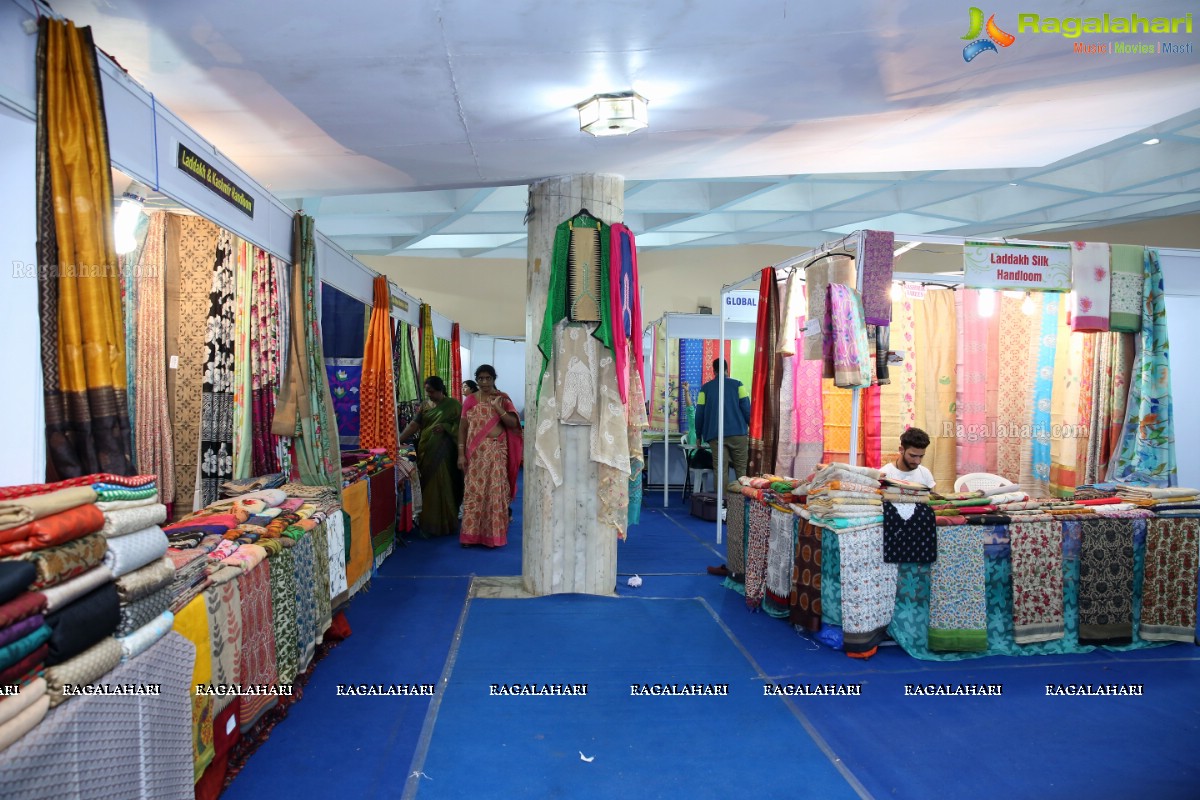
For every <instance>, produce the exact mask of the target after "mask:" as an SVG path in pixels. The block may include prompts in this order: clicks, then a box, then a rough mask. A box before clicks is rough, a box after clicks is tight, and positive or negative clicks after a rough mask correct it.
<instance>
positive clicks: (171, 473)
mask: <svg viewBox="0 0 1200 800" xmlns="http://www.w3.org/2000/svg"><path fill="white" fill-rule="evenodd" d="M166 243H167V219H166V214H164V213H162V212H161V211H160V212H156V213H154V214H151V215H150V222H149V226H148V228H147V231H146V240H145V243H144V244H143V245H142V250H141V253H140V254H139V257H138V263H137V272H136V274H135V275H134V276H133V283H134V285H136V286H137V296H138V302H137V306H136V307H135V309H134V316H133V317H132V319H135V320H136V327H137V328H138V330H139V335H138V337H137V341H136V345H135V346H136V358H135V359H134V364H135V367H136V369H135V373H134V377H135V380H134V382H133V387H134V392H135V394H136V397H137V405H138V406H139V407H140V408H141V409H142V413H141V414H140V415H138V417H137V423H136V424H137V429H138V435H137V437H136V439H135V450H134V452H135V454H136V458H135V461H136V464H137V468H138V471H139V472H140V473H143V474H152V475H154V476H155V480H156V481H157V485H158V496H159V497H161V498H164V499H165V501H166V502H168V503H169V502H171V501H172V499H173V498H174V497H175V454H174V452H173V448H172V441H171V418H170V415H169V414H168V413H167V357H166V342H165V338H164V337H165V334H166V317H165V308H164V302H165V296H166V294H165V276H166V254H165V252H164V248H165V247H166Z"/></svg>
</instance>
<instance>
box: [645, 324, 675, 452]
mask: <svg viewBox="0 0 1200 800" xmlns="http://www.w3.org/2000/svg"><path fill="white" fill-rule="evenodd" d="M678 363H679V340H678V339H670V338H668V337H667V323H666V322H664V321H661V320H660V321H659V322H656V323H654V379H653V380H652V381H651V384H650V397H649V398H647V399H648V400H649V401H650V430H652V431H661V430H663V428H664V426H665V427H666V429H667V430H668V431H683V427H684V425H683V412H682V408H681V407H680V405H679V390H678V387H679V375H678V374H676V373H675V369H674V368H673V365H675V364H678ZM668 373H670V374H668Z"/></svg>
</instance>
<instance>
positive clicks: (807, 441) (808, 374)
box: [788, 316, 825, 478]
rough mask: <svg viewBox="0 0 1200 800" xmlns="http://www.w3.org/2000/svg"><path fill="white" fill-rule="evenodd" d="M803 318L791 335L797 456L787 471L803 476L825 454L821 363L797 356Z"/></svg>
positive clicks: (802, 332) (802, 328)
mask: <svg viewBox="0 0 1200 800" xmlns="http://www.w3.org/2000/svg"><path fill="white" fill-rule="evenodd" d="M804 320H805V317H803V316H801V317H798V318H797V320H796V328H795V330H793V331H792V338H793V339H794V341H795V342H796V347H797V348H798V350H797V355H795V356H793V357H792V362H793V364H792V367H793V373H794V375H793V377H794V383H793V386H792V394H793V402H792V405H793V407H794V408H795V411H796V455H795V458H794V459H793V462H792V468H791V470H790V472H789V473H788V474H790V475H792V476H793V477H796V478H804V477H806V476H807V475H809V474H810V473H812V472H815V471H816V469H817V464H819V463H820V462H821V459H822V456H824V454H825V415H824V402H823V400H822V394H823V384H822V378H821V369H822V366H821V362H820V361H807V360H805V359H803V358H801V357H800V356H799V354H798V353H799V350H800V349H803V346H804V342H803V339H804Z"/></svg>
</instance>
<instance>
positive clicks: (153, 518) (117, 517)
mask: <svg viewBox="0 0 1200 800" xmlns="http://www.w3.org/2000/svg"><path fill="white" fill-rule="evenodd" d="M166 521H167V507H166V506H164V505H163V504H161V503H155V504H153V505H147V506H138V507H137V508H126V509H119V510H115V511H108V512H106V513H105V514H104V527H103V528H101V529H100V533H102V534H103V535H104V538H106V539H111V538H113V537H114V536H125V535H126V534H130V533H136V532H138V531H140V530H144V529H146V528H149V527H150V526H152V525H161V524H163V523H164V522H166Z"/></svg>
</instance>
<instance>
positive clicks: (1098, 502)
mask: <svg viewBox="0 0 1200 800" xmlns="http://www.w3.org/2000/svg"><path fill="white" fill-rule="evenodd" d="M1073 502H1074V503H1075V505H1077V506H1111V505H1114V504H1116V503H1128V502H1129V501H1128V500H1127V499H1125V498H1122V497H1097V498H1096V499H1095V500H1075V501H1073Z"/></svg>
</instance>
